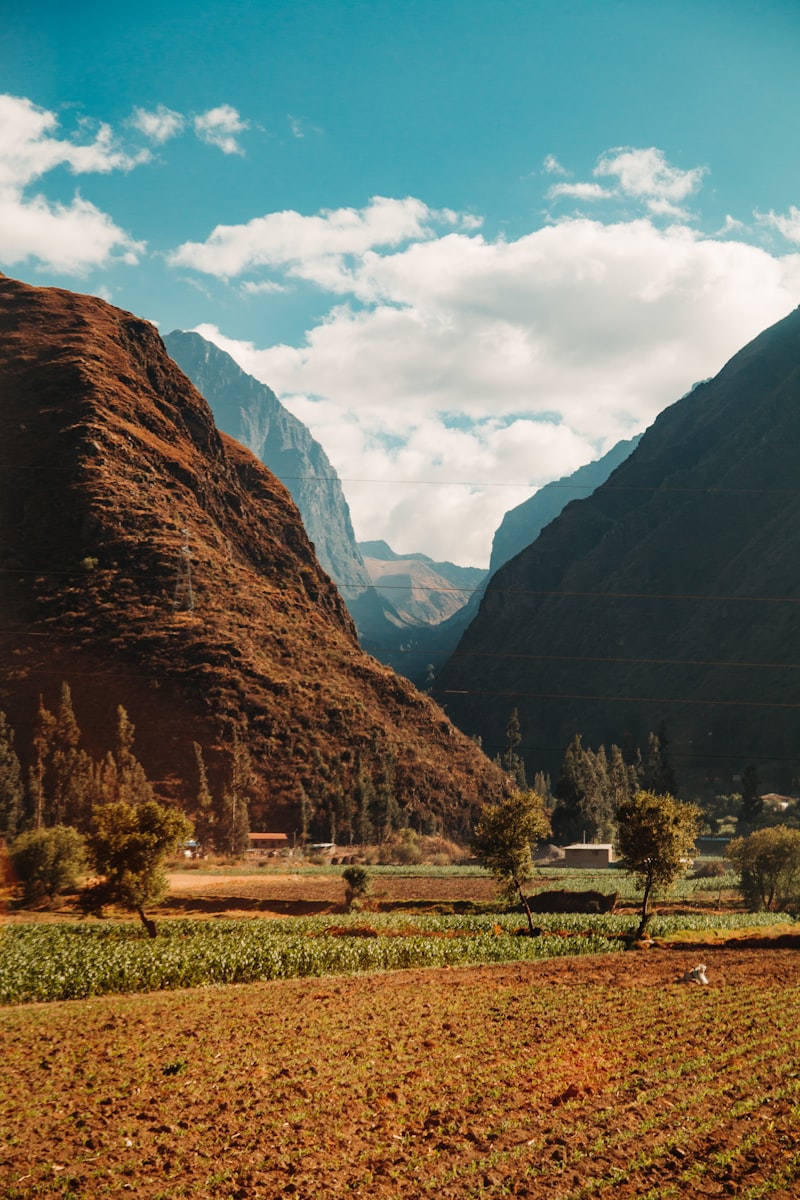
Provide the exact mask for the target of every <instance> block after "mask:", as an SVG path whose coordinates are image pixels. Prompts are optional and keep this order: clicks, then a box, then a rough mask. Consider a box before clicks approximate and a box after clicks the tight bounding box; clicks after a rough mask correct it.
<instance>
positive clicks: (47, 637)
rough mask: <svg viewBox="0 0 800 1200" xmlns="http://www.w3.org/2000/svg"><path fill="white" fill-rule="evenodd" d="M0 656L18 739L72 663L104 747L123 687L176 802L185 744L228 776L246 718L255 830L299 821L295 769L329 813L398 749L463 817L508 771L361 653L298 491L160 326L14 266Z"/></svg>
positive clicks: (445, 811)
mask: <svg viewBox="0 0 800 1200" xmlns="http://www.w3.org/2000/svg"><path fill="white" fill-rule="evenodd" d="M184 543H185V544H186V546H187V547H188V554H187V553H184V552H183V550H182V547H183V546H184ZM187 563H188V564H189V566H190V571H191V586H192V592H193V596H194V609H193V611H189V610H188V586H187V584H188V581H187V579H186V570H185V568H186V565H187ZM176 600H177V604H176ZM0 664H1V667H0V707H2V708H3V709H4V710H5V711H6V712H7V713H8V715H9V719H10V721H11V724H12V725H13V726H14V727H15V728H16V729H17V734H18V742H19V745H20V746H21V747H22V746H25V745H27V744H29V739H30V731H31V725H32V721H33V717H34V713H35V708H36V702H37V698H38V696H39V694H40V693H44V695H45V699H46V700H50V701H51V702H52V703H55V700H56V696H57V688H58V685H59V683H60V681H61V680H62V679H67V680H68V681H69V683H70V685H71V687H72V691H73V698H74V701H75V708H76V712H77V715H78V719H79V721H80V723H81V725H82V727H83V728H84V732H85V734H86V736H87V741H88V743H89V747H90V749H92V750H94V751H95V752H97V753H99V752H100V751H101V750H102V749H103V748H104V747H106V746H108V745H109V744H111V741H112V738H113V728H114V721H115V712H116V706H117V705H118V704H120V703H121V704H123V705H124V706H125V707H126V708H127V710H128V712H129V714H130V717H131V719H132V720H133V721H134V723H135V725H136V730H137V741H136V748H137V752H138V754H139V757H140V758H141V759H142V761H143V763H144V764H145V766H146V768H147V769H148V771H149V772H150V773H151V775H153V776H154V777H155V778H157V779H158V780H159V781H160V787H159V790H160V792H161V793H162V794H167V795H169V794H171V795H173V796H175V797H176V798H178V799H182V800H188V799H190V798H191V797H192V795H193V793H194V790H195V787H196V782H195V775H194V753H193V749H192V742H193V741H197V742H199V743H200V744H201V745H202V746H203V747H204V750H205V752H206V758H207V762H208V764H209V768H210V772H211V775H212V779H214V780H215V781H216V785H217V786H219V785H220V781H221V779H222V777H223V775H224V773H225V770H226V766H227V762H228V759H229V746H230V739H231V731H232V729H233V728H234V727H236V728H237V729H239V730H240V731H244V730H245V728H246V730H247V735H246V736H247V741H248V744H249V747H250V750H251V754H252V756H253V761H254V766H255V769H256V773H257V777H258V794H257V797H256V799H255V803H254V806H253V811H252V814H251V817H252V825H253V827H254V828H259V827H265V826H266V827H272V828H276V829H281V828H282V829H286V830H287V831H288V830H292V829H295V828H297V808H298V804H299V799H300V795H301V790H300V785H301V784H302V786H303V788H304V789H305V791H306V792H307V794H308V795H309V797H310V798H311V800H312V803H314V804H316V805H317V807H318V808H322V809H324V808H325V805H326V804H328V803H330V797H331V796H332V795H334V794H335V793H340V794H343V795H344V796H345V797H347V796H348V795H349V794H350V793H351V790H352V785H353V782H354V779H355V775H356V773H357V769H358V765H359V762H361V763H362V764H363V766H364V767H365V768H366V770H367V773H368V774H370V775H372V776H373V777H375V778H377V777H379V775H380V771H381V769H382V767H384V766H385V764H386V763H387V761H388V762H389V763H391V764H394V771H395V791H396V794H397V797H398V799H399V800H400V802H401V804H403V805H404V806H405V807H406V808H407V809H408V810H409V811H410V813H411V815H412V819H413V820H414V821H422V820H424V819H426V818H430V817H431V816H433V817H436V818H438V820H439V821H440V823H441V825H442V826H443V827H444V828H447V829H450V830H462V831H463V830H464V829H465V828H466V827H467V826H468V824H469V821H470V818H471V815H472V813H473V811H474V808H475V805H476V804H477V803H480V802H482V801H483V800H485V799H486V797H487V795H490V794H493V793H495V792H497V791H498V789H499V788H500V787H501V786H502V777H501V776H500V774H499V772H498V771H496V769H495V768H494V767H493V766H492V764H491V763H489V761H488V760H487V759H486V758H485V757H484V756H483V755H482V754H481V753H480V751H478V749H477V748H476V747H475V745H474V744H473V743H472V742H471V741H469V740H468V739H467V738H465V737H463V736H462V735H461V734H460V733H458V732H457V731H456V730H455V729H454V728H453V726H452V725H451V724H450V722H449V721H448V720H447V719H446V718H445V716H444V714H443V713H442V711H441V709H439V708H438V707H437V706H436V705H435V704H434V703H433V702H432V701H431V700H430V699H429V698H428V697H426V696H423V695H421V694H420V693H419V692H417V691H416V690H415V689H414V688H413V687H412V686H411V685H410V684H409V683H407V682H406V681H405V680H403V679H400V678H398V677H397V676H396V675H394V673H393V672H392V671H391V670H389V669H388V668H385V667H383V666H381V665H380V664H379V663H377V662H376V661H375V660H374V659H371V658H370V657H369V656H367V655H365V654H364V653H363V652H362V651H361V650H360V648H359V646H358V643H357V639H356V636H355V630H354V627H353V624H352V621H351V619H350V617H349V616H348V614H347V612H346V609H345V607H344V605H343V603H342V601H341V599H340V597H339V595H338V593H337V591H336V589H335V587H334V585H333V584H332V583H331V581H330V579H329V578H328V577H327V576H326V575H325V574H324V572H323V571H322V570H321V568H320V567H319V565H318V563H317V561H316V558H315V556H314V552H313V548H312V546H311V545H310V543H309V541H308V539H307V537H306V535H305V532H304V530H303V527H302V523H301V521H300V517H299V514H298V512H297V509H296V508H295V506H294V504H293V502H292V501H291V499H290V497H289V494H288V492H287V491H286V489H285V488H284V487H283V485H282V484H280V483H279V482H278V481H277V480H276V479H275V478H274V476H273V475H271V474H270V472H269V471H268V470H267V469H266V468H265V467H263V466H262V464H261V463H259V462H258V461H257V460H256V459H255V458H254V457H253V456H252V455H251V454H250V452H249V451H247V450H245V449H244V448H243V447H241V446H239V445H238V444H237V443H236V442H234V441H232V440H231V439H230V438H228V437H226V436H225V435H222V434H220V433H219V432H218V431H217V429H216V428H215V426H214V422H213V418H212V416H211V412H210V410H209V408H208V405H207V404H206V402H205V401H204V399H203V398H202V397H201V396H200V394H199V393H198V392H197V391H196V390H195V389H194V387H193V386H192V385H191V383H190V382H189V381H188V380H187V379H186V377H185V376H184V375H183V374H182V373H181V371H180V370H179V369H178V368H177V366H176V365H175V364H174V363H173V362H172V361H171V359H169V358H168V356H167V354H166V352H165V350H164V346H163V343H162V342H161V339H160V337H159V336H158V333H157V332H156V330H155V328H154V327H153V326H152V325H150V324H149V323H147V322H146V321H143V320H140V319H138V318H136V317H134V316H132V315H131V314H129V313H125V312H122V311H120V310H118V309H115V308H112V307H111V306H110V305H108V304H106V303H104V302H103V301H101V300H99V299H96V298H94V297H87V296H78V295H75V294H73V293H70V292H65V291H61V290H57V289H50V288H47V289H43V288H32V287H28V286H26V285H24V284H21V283H17V282H14V281H12V280H9V279H6V278H5V277H2V276H0ZM341 803H344V805H345V807H346V804H347V801H346V800H345V801H344V802H341V801H340V804H341Z"/></svg>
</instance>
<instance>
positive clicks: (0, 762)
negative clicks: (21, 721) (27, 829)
mask: <svg viewBox="0 0 800 1200" xmlns="http://www.w3.org/2000/svg"><path fill="white" fill-rule="evenodd" d="M24 802H25V787H24V785H23V782H22V768H21V766H20V762H19V759H18V758H17V753H16V751H15V749H14V730H13V729H12V728H11V726H10V725H9V723H8V721H7V719H6V714H5V713H4V712H0V834H3V835H4V836H5V837H7V838H13V837H14V835H15V834H16V833H17V832H18V831H19V829H20V828H21V825H22V818H23V806H24Z"/></svg>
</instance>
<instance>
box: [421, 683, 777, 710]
mask: <svg viewBox="0 0 800 1200" xmlns="http://www.w3.org/2000/svg"><path fill="white" fill-rule="evenodd" d="M433 691H434V694H435V695H436V696H494V697H502V698H504V699H509V700H597V701H601V702H602V703H604V704H606V703H615V704H617V703H618V704H682V705H685V706H687V707H688V706H690V705H694V706H696V707H699V708H718V707H724V708H800V701H797V702H795V701H789V700H786V701H784V700H690V699H688V698H687V697H673V696H601V695H592V694H591V693H590V694H588V695H584V694H582V693H580V692H518V691H508V692H495V691H490V690H489V689H487V688H439V689H437V688H434V689H433Z"/></svg>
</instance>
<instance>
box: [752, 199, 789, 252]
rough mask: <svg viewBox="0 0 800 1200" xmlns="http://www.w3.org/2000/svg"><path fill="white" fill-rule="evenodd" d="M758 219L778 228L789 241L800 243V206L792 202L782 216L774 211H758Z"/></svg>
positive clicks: (764, 223)
mask: <svg viewBox="0 0 800 1200" xmlns="http://www.w3.org/2000/svg"><path fill="white" fill-rule="evenodd" d="M756 216H757V218H758V220H759V221H760V222H761V223H762V224H763V225H767V226H770V227H771V228H773V229H777V231H778V233H780V234H781V235H782V236H783V237H785V238H786V240H787V241H788V242H794V243H795V244H797V245H800V208H795V206H794V205H793V204H792V205H791V206H790V208H789V212H788V214H787V215H786V216H781V215H780V214H779V213H774V212H772V211H770V212H768V213H757V214H756Z"/></svg>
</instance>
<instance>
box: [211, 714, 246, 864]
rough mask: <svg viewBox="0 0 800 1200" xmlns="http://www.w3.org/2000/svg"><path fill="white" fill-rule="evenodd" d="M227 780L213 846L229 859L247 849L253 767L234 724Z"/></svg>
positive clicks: (243, 852) (244, 743)
mask: <svg viewBox="0 0 800 1200" xmlns="http://www.w3.org/2000/svg"><path fill="white" fill-rule="evenodd" d="M230 755H231V761H230V769H229V773H228V783H227V786H226V787H225V788H224V790H223V793H222V813H221V818H220V821H219V822H218V824H217V831H218V833H217V849H218V850H221V851H222V852H223V853H225V854H229V855H230V856H231V857H232V858H237V857H239V856H240V855H242V854H246V853H247V851H248V850H249V849H250V817H249V811H250V796H251V792H252V787H253V767H252V763H251V761H250V751H249V750H248V749H247V743H246V742H245V741H244V740H243V738H242V737H241V736H240V734H239V731H238V729H236V727H235V726H234V728H233V730H232V732H231V750H230Z"/></svg>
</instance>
